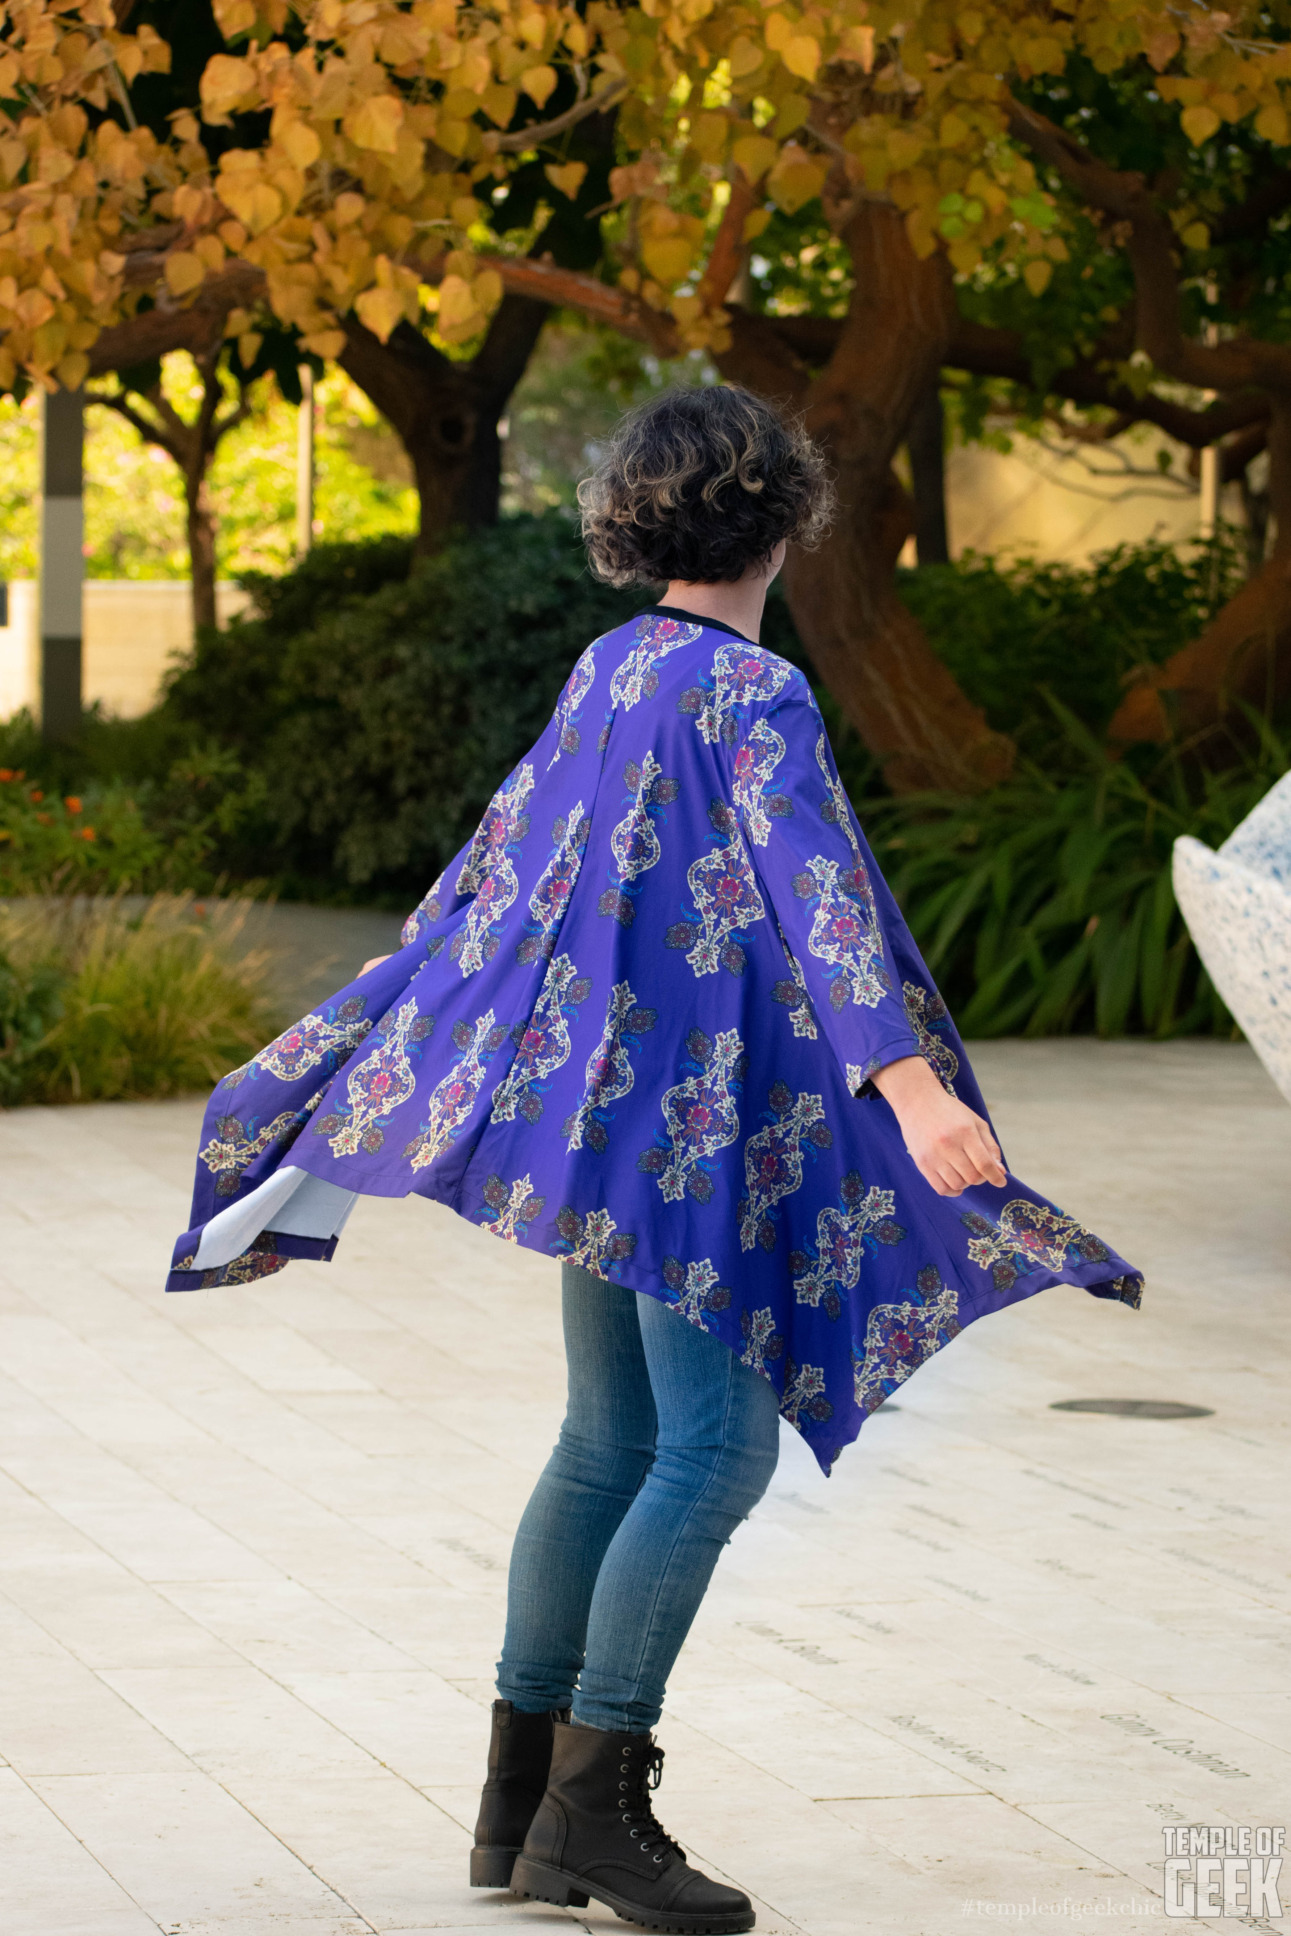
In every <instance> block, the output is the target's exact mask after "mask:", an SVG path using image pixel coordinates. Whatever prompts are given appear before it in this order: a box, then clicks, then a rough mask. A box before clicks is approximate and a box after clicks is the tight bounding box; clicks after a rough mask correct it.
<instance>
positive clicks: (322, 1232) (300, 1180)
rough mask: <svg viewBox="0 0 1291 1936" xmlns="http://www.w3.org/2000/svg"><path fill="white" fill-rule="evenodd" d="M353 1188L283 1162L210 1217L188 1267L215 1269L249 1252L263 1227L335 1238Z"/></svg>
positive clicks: (353, 1198) (354, 1199) (296, 1234)
mask: <svg viewBox="0 0 1291 1936" xmlns="http://www.w3.org/2000/svg"><path fill="white" fill-rule="evenodd" d="M357 1202H358V1192H357V1191H355V1190H342V1189H341V1187H340V1185H339V1184H337V1183H328V1182H326V1181H325V1180H324V1178H322V1177H321V1176H310V1175H309V1174H308V1172H307V1171H305V1170H300V1169H297V1168H296V1167H295V1166H294V1165H288V1167H287V1168H286V1169H282V1170H279V1171H278V1172H277V1173H276V1175H274V1176H271V1177H269V1178H268V1180H267V1181H266V1182H264V1183H262V1184H261V1185H260V1188H259V1189H258V1190H253V1191H252V1192H251V1195H250V1196H249V1197H244V1198H243V1199H242V1202H241V1203H231V1204H230V1205H229V1207H228V1209H227V1210H221V1211H220V1213H219V1215H218V1216H216V1217H212V1218H211V1221H210V1222H209V1223H208V1224H207V1226H206V1228H205V1229H204V1230H203V1232H202V1241H201V1242H200V1243H199V1244H198V1246H197V1255H196V1257H195V1258H194V1259H193V1263H192V1269H193V1270H218V1269H219V1267H220V1265H221V1264H231V1263H232V1262H233V1260H234V1258H235V1257H240V1256H241V1255H242V1253H243V1251H244V1250H248V1249H249V1248H250V1246H251V1245H252V1244H253V1243H254V1242H255V1240H256V1238H257V1237H258V1236H259V1235H260V1232H261V1231H262V1230H269V1229H273V1230H276V1231H278V1232H279V1233H280V1234H281V1235H282V1236H284V1237H322V1238H327V1237H339V1236H340V1234H341V1231H342V1230H343V1229H344V1228H345V1222H346V1219H347V1217H348V1216H349V1214H350V1212H351V1210H352V1209H353V1208H354V1206H355V1204H356V1203H357Z"/></svg>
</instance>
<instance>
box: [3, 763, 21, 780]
mask: <svg viewBox="0 0 1291 1936" xmlns="http://www.w3.org/2000/svg"><path fill="white" fill-rule="evenodd" d="M17 777H18V776H17V774H16V773H15V772H14V770H13V768H12V767H11V766H0V780H16V779H17Z"/></svg>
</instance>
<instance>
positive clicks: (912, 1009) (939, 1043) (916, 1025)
mask: <svg viewBox="0 0 1291 1936" xmlns="http://www.w3.org/2000/svg"><path fill="white" fill-rule="evenodd" d="M901 994H902V996H903V998H904V1000H905V1012H906V1020H907V1021H908V1022H909V1024H910V1026H911V1028H912V1029H913V1030H914V1032H915V1038H916V1040H917V1041H918V1044H919V1053H920V1055H921V1056H922V1057H923V1059H924V1061H925V1062H926V1063H927V1064H928V1065H929V1067H930V1068H931V1070H932V1072H933V1074H934V1075H935V1076H936V1078H937V1080H938V1082H940V1084H941V1086H942V1088H943V1089H944V1090H945V1091H946V1093H947V1095H951V1096H953V1095H954V1093H955V1077H956V1076H957V1075H958V1074H959V1057H958V1056H957V1055H956V1054H955V1051H954V1050H953V1049H952V1048H951V1046H950V1044H949V1042H947V1041H945V1040H944V1039H943V1038H942V1036H941V1035H940V1034H938V1033H937V1031H938V1030H940V1029H948V1028H949V1027H950V1016H949V1014H948V1013H947V1009H946V1004H945V1002H943V1000H942V999H941V996H940V995H938V994H937V992H936V990H935V989H934V990H929V989H927V988H921V987H920V986H919V983H918V982H917V981H907V982H903V983H902V984H901Z"/></svg>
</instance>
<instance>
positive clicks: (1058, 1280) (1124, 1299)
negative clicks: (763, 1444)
mask: <svg viewBox="0 0 1291 1936" xmlns="http://www.w3.org/2000/svg"><path fill="white" fill-rule="evenodd" d="M373 1194H379V1195H381V1196H390V1195H392V1194H393V1193H392V1192H390V1191H388V1190H382V1191H380V1192H373ZM404 1194H405V1195H407V1196H422V1195H426V1193H425V1192H423V1191H418V1190H409V1191H406V1192H404ZM426 1200H427V1201H429V1202H440V1203H442V1204H443V1205H444V1208H446V1209H451V1210H452V1211H453V1212H454V1214H455V1215H457V1216H460V1217H462V1219H463V1221H464V1222H466V1223H469V1224H470V1226H471V1228H472V1229H479V1228H480V1225H479V1223H478V1222H477V1220H476V1219H475V1218H473V1217H470V1216H467V1215H465V1213H464V1212H463V1211H462V1209H461V1208H460V1205H459V1203H457V1202H455V1201H449V1200H448V1199H446V1198H434V1197H429V1196H427V1198H426ZM485 1228H486V1229H487V1226H485ZM488 1234H489V1235H495V1234H496V1233H495V1232H491V1231H490V1232H489V1233H488ZM546 1234H547V1235H548V1236H549V1235H550V1232H549V1231H548V1232H547V1233H546ZM537 1236H538V1231H537V1230H535V1231H534V1232H533V1233H532V1238H531V1237H530V1235H529V1233H528V1232H523V1234H521V1233H517V1235H516V1236H515V1237H513V1238H508V1237H500V1238H499V1241H500V1242H503V1243H507V1242H511V1243H514V1244H515V1245H516V1246H517V1247H518V1248H520V1249H523V1250H528V1251H531V1252H532V1253H533V1254H534V1255H535V1256H538V1257H549V1258H551V1259H552V1261H553V1262H556V1263H564V1262H565V1261H567V1255H566V1254H562V1253H561V1252H560V1251H554V1250H553V1249H552V1248H551V1246H550V1244H549V1243H547V1244H540V1243H539V1242H537V1241H535V1240H534V1239H536V1238H537ZM200 1239H201V1231H200V1229H199V1230H193V1231H188V1232H186V1233H185V1235H184V1236H183V1237H181V1238H180V1239H179V1241H178V1243H177V1244H176V1245H175V1261H174V1264H173V1266H172V1269H171V1272H170V1276H169V1277H168V1279H167V1281H166V1289H167V1290H168V1291H196V1290H215V1289H218V1288H219V1287H221V1286H223V1285H235V1284H249V1283H255V1282H257V1281H258V1280H259V1279H261V1278H263V1277H270V1276H273V1275H274V1273H275V1272H277V1271H280V1270H285V1269H286V1267H287V1265H288V1264H289V1263H290V1262H291V1261H292V1260H293V1259H294V1258H304V1259H306V1260H309V1261H313V1262H318V1263H330V1262H331V1260H332V1257H333V1256H334V1254H335V1251H336V1246H337V1244H338V1243H339V1242H340V1237H339V1236H336V1237H328V1238H320V1237H297V1236H289V1235H287V1234H285V1233H283V1232H280V1231H274V1230H263V1231H261V1233H260V1235H259V1236H258V1237H257V1238H256V1240H255V1242H254V1243H253V1244H252V1245H251V1246H250V1247H249V1248H248V1249H247V1250H245V1251H243V1252H242V1254H241V1256H239V1257H236V1258H234V1259H233V1261H232V1263H229V1264H223V1265H221V1266H219V1267H218V1268H217V1269H213V1270H205V1271H199V1270H195V1269H194V1268H193V1263H194V1259H195V1256H196V1252H197V1247H198V1243H199V1242H200ZM569 1261H577V1262H582V1261H583V1260H582V1259H579V1258H578V1257H577V1254H576V1253H575V1254H574V1257H573V1258H572V1259H570V1260H569ZM1123 1261H1124V1260H1123V1259H1119V1258H1117V1257H1115V1255H1113V1257H1112V1258H1110V1259H1108V1260H1105V1261H1102V1260H1100V1261H1097V1262H1090V1263H1086V1264H1081V1265H1077V1266H1075V1267H1071V1268H1068V1269H1066V1270H1053V1269H1048V1268H1040V1269H1037V1270H1035V1271H1029V1272H1024V1273H1023V1274H1022V1275H1020V1276H1019V1277H1018V1278H1017V1279H1016V1280H1015V1281H1014V1283H1013V1284H1012V1285H1011V1286H1010V1287H1009V1288H1008V1289H1007V1290H1006V1291H999V1290H996V1289H994V1288H992V1287H990V1286H988V1285H979V1286H976V1287H974V1286H972V1285H970V1284H968V1283H966V1282H964V1281H963V1279H962V1278H959V1280H958V1281H957V1282H949V1281H948V1280H946V1279H944V1278H942V1277H941V1276H940V1273H938V1281H939V1282H940V1283H942V1284H943V1285H944V1286H945V1287H946V1288H948V1289H953V1291H954V1293H955V1302H954V1311H953V1314H952V1315H951V1316H950V1317H949V1320H948V1321H947V1322H944V1323H940V1324H938V1325H937V1326H936V1327H935V1328H934V1329H933V1330H932V1331H931V1332H929V1333H925V1334H924V1337H923V1339H922V1341H921V1345H922V1348H921V1352H920V1355H918V1356H915V1357H913V1358H911V1359H908V1360H896V1361H893V1362H890V1364H889V1368H888V1370H887V1371H886V1372H885V1374H884V1375H883V1377H882V1378H881V1380H880V1381H878V1382H877V1383H875V1384H874V1388H873V1393H872V1397H873V1402H872V1403H869V1404H866V1405H864V1406H862V1404H861V1403H860V1402H859V1399H856V1400H854V1401H853V1402H852V1403H851V1404H850V1405H848V1406H847V1407H846V1409H845V1410H844V1408H843V1407H842V1406H840V1405H839V1404H837V1403H835V1402H833V1401H831V1414H830V1417H831V1421H832V1423H833V1427H834V1429H833V1430H827V1429H826V1430H821V1429H820V1427H821V1425H823V1424H825V1422H826V1421H824V1420H817V1419H813V1420H812V1424H813V1425H814V1426H815V1427H816V1429H814V1430H810V1431H805V1430H804V1429H803V1427H802V1425H801V1424H800V1423H799V1422H798V1419H797V1418H796V1417H794V1416H792V1415H791V1413H790V1411H789V1409H787V1408H788V1406H789V1404H790V1395H789V1393H788V1392H787V1391H786V1390H783V1389H782V1388H781V1385H780V1384H777V1382H776V1380H775V1378H773V1377H772V1376H771V1373H770V1371H769V1370H768V1369H767V1367H766V1366H765V1365H764V1364H757V1363H754V1364H752V1369H754V1370H755V1371H757V1373H758V1375H759V1376H760V1377H764V1378H766V1380H767V1382H768V1384H770V1385H771V1386H772V1388H773V1389H774V1390H775V1392H776V1395H777V1397H778V1398H779V1400H780V1411H781V1416H782V1417H784V1418H787V1419H788V1422H789V1423H790V1424H791V1425H793V1426H794V1429H795V1430H796V1431H797V1432H798V1433H799V1435H800V1436H801V1437H802V1438H803V1439H804V1441H805V1442H806V1444H807V1445H808V1447H809V1448H810V1450H811V1452H812V1455H813V1457H814V1458H815V1460H816V1462H817V1464H818V1465H819V1466H820V1468H821V1471H822V1472H823V1473H824V1475H825V1477H826V1478H828V1477H829V1476H830V1475H831V1472H832V1470H833V1467H834V1465H835V1464H836V1463H837V1461H838V1458H839V1455H840V1454H841V1453H842V1452H844V1451H846V1449H847V1447H848V1446H849V1445H852V1444H854V1442H855V1441H856V1439H857V1438H859V1436H860V1434H861V1430H862V1428H863V1427H864V1426H865V1424H866V1423H867V1421H868V1420H869V1419H870V1418H871V1417H872V1416H873V1415H874V1413H875V1412H876V1411H878V1410H879V1409H880V1408H881V1407H882V1406H883V1405H884V1404H885V1403H886V1402H887V1400H888V1399H889V1398H891V1397H892V1396H893V1395H894V1394H895V1393H896V1392H897V1391H899V1390H900V1389H901V1387H902V1386H903V1385H904V1384H905V1383H906V1382H907V1381H908V1380H909V1379H910V1378H911V1377H913V1375H914V1374H915V1372H917V1371H918V1370H919V1369H920V1367H921V1366H923V1365H925V1364H927V1363H928V1362H929V1361H930V1360H931V1359H932V1358H934V1357H936V1356H937V1354H938V1353H939V1352H941V1351H944V1350H945V1348H946V1346H947V1345H948V1344H950V1343H951V1342H952V1341H953V1339H954V1338H956V1337H958V1336H959V1335H960V1334H961V1333H962V1332H964V1331H966V1330H967V1329H968V1327H969V1325H970V1324H975V1323H976V1322H977V1320H978V1319H979V1318H984V1317H989V1316H991V1315H992V1313H993V1312H996V1311H1003V1310H1007V1309H1008V1307H1009V1306H1010V1305H1013V1304H1022V1303H1025V1302H1026V1301H1027V1300H1028V1299H1029V1298H1032V1297H1037V1296H1039V1294H1040V1293H1041V1292H1042V1291H1048V1290H1052V1289H1053V1288H1054V1287H1055V1285H1059V1284H1069V1285H1071V1287H1072V1288H1073V1289H1075V1290H1083V1291H1087V1292H1088V1293H1089V1294H1090V1296H1091V1297H1097V1298H1100V1299H1103V1300H1107V1301H1111V1302H1115V1303H1121V1304H1126V1305H1128V1306H1129V1307H1130V1308H1131V1309H1132V1310H1136V1311H1137V1310H1138V1309H1139V1307H1140V1305H1141V1302H1142V1296H1143V1278H1142V1275H1141V1274H1140V1273H1139V1272H1138V1271H1135V1270H1128V1269H1127V1270H1124V1271H1122V1272H1120V1273H1119V1274H1118V1275H1117V1276H1115V1277H1109V1276H1107V1275H1106V1274H1104V1275H1102V1276H1099V1275H1098V1274H1097V1273H1098V1272H1100V1271H1102V1272H1104V1273H1105V1272H1106V1270H1107V1267H1108V1264H1109V1263H1110V1264H1112V1265H1113V1266H1114V1265H1115V1264H1116V1263H1119V1262H1123ZM584 1268H585V1269H590V1265H589V1264H586V1263H584ZM611 1268H612V1270H613V1273H614V1274H613V1276H612V1277H605V1276H604V1273H603V1272H601V1271H597V1270H592V1271H591V1275H592V1276H594V1277H600V1278H601V1279H602V1281H603V1282H605V1283H613V1284H618V1285H619V1286H621V1288H622V1289H623V1290H625V1291H632V1292H635V1293H639V1294H641V1295H643V1296H646V1297H652V1298H654V1299H655V1300H656V1301H657V1302H658V1303H660V1304H663V1305H664V1306H665V1307H666V1308H667V1309H668V1310H670V1311H674V1312H675V1313H676V1315H677V1318H678V1321H679V1322H681V1323H687V1322H689V1323H696V1322H697V1323H698V1328H699V1329H701V1330H703V1331H704V1332H705V1333H706V1334H707V1335H708V1336H710V1337H715V1338H716V1339H717V1340H718V1342H719V1343H721V1344H724V1345H725V1346H726V1347H727V1349H728V1350H729V1351H733V1352H735V1353H736V1354H737V1355H738V1356H739V1357H740V1359H741V1362H742V1363H744V1364H749V1363H750V1358H749V1353H748V1346H747V1344H746V1341H745V1338H744V1337H743V1335H741V1336H739V1337H736V1338H731V1337H728V1336H725V1335H724V1333H723V1330H722V1328H721V1324H720V1321H719V1322H718V1323H717V1324H716V1325H715V1326H714V1328H713V1329H712V1330H711V1331H710V1330H709V1327H708V1325H707V1324H706V1323H704V1322H703V1321H702V1318H701V1319H700V1320H696V1319H694V1318H691V1317H690V1316H689V1314H688V1313H687V1312H686V1311H685V1310H684V1309H682V1308H681V1307H680V1305H679V1302H678V1299H677V1297H676V1295H675V1294H670V1292H669V1289H668V1286H667V1285H666V1283H665V1282H664V1280H663V1277H662V1274H661V1273H660V1272H659V1271H658V1270H656V1269H653V1268H651V1267H648V1266H646V1265H644V1264H639V1263H637V1261H636V1260H635V1258H634V1257H627V1258H625V1259H623V1260H622V1261H621V1262H616V1263H614V1264H613V1265H612V1266H611ZM956 1277H957V1278H958V1273H956ZM889 1308H892V1309H894V1310H896V1309H899V1308H900V1307H898V1306H891V1307H889ZM905 1308H907V1309H908V1308H911V1307H909V1306H907V1307H905ZM867 1336H868V1334H867ZM742 1345H743V1346H744V1347H745V1348H744V1350H743V1351H741V1346H742ZM857 1355H858V1354H857V1352H856V1350H855V1348H854V1350H853V1359H854V1360H856V1358H857ZM799 1369H800V1371H804V1372H810V1371H811V1369H812V1367H811V1366H809V1365H803V1366H802V1367H800V1368H799ZM782 1382H783V1383H784V1384H786V1385H787V1383H788V1380H787V1378H785V1377H783V1373H782ZM809 1416H810V1414H809Z"/></svg>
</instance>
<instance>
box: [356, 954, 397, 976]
mask: <svg viewBox="0 0 1291 1936" xmlns="http://www.w3.org/2000/svg"><path fill="white" fill-rule="evenodd" d="M389 959H390V957H389V955H373V957H372V959H371V961H365V962H364V964H363V966H362V967H361V968H360V969H359V975H358V978H359V979H360V980H361V979H362V977H363V976H364V975H366V974H367V972H368V970H369V969H370V968H379V967H380V966H381V963H382V962H383V961H389Z"/></svg>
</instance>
